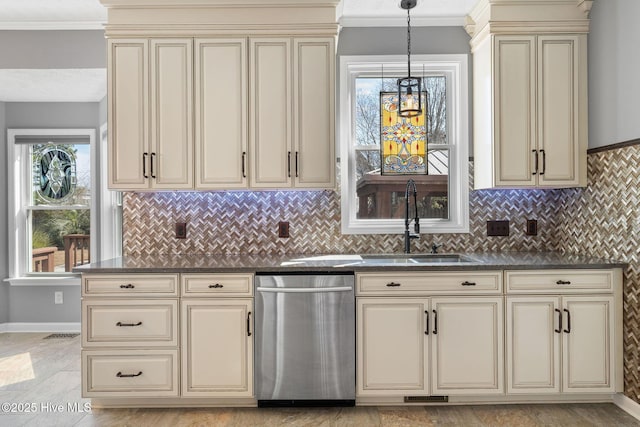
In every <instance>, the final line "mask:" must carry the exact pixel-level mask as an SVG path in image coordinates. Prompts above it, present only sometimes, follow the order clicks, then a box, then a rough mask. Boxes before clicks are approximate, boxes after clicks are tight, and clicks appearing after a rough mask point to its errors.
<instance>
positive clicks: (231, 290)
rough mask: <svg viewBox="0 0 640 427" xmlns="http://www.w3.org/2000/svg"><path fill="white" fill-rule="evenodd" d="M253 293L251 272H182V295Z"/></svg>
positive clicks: (241, 295) (233, 295)
mask: <svg viewBox="0 0 640 427" xmlns="http://www.w3.org/2000/svg"><path fill="white" fill-rule="evenodd" d="M252 295H253V274H183V275H182V296H221V297H244V296H252Z"/></svg>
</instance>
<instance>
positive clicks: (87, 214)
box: [7, 129, 100, 285]
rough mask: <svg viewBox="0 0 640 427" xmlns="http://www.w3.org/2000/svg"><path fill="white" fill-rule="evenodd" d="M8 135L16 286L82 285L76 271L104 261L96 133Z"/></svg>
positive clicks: (56, 131) (30, 131)
mask: <svg viewBox="0 0 640 427" xmlns="http://www.w3.org/2000/svg"><path fill="white" fill-rule="evenodd" d="M7 134H8V146H9V149H8V155H9V165H11V167H10V173H9V192H10V193H9V194H10V200H9V229H10V230H12V231H11V232H10V235H9V248H10V249H9V257H10V267H9V268H10V272H9V273H10V281H11V282H12V283H13V282H14V281H17V282H20V280H24V279H28V280H32V281H34V282H37V283H39V284H43V283H45V282H46V281H47V280H49V281H50V283H52V284H58V285H59V284H77V283H79V282H78V280H77V278H75V277H74V276H73V275H72V274H71V273H70V270H71V269H72V268H73V267H75V266H77V265H81V264H86V263H88V262H90V261H94V260H96V259H98V255H99V253H98V248H99V245H98V243H99V242H98V239H97V236H98V233H96V230H97V224H96V222H97V221H96V218H97V206H98V202H99V200H100V194H99V192H98V191H96V190H97V175H98V173H97V172H98V169H99V168H98V167H97V165H98V162H97V159H96V147H95V145H96V144H95V130H94V129H9V130H8V132H7ZM12 192H13V194H11V193H12ZM28 280H27V281H28ZM43 280H44V281H43ZM25 284H28V283H26V282H25Z"/></svg>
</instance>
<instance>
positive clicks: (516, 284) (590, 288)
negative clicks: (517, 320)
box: [505, 269, 614, 294]
mask: <svg viewBox="0 0 640 427" xmlns="http://www.w3.org/2000/svg"><path fill="white" fill-rule="evenodd" d="M505 280H506V282H507V292H509V293H514V294H515V293H528V294H532V293H546V294H548V293H549V292H553V293H561V294H571V293H580V294H583V293H602V292H613V281H614V274H613V270H589V269H583V270H539V271H523V270H518V271H506V272H505Z"/></svg>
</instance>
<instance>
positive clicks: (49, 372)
mask: <svg viewBox="0 0 640 427" xmlns="http://www.w3.org/2000/svg"><path fill="white" fill-rule="evenodd" d="M47 335H48V334H37V333H29V334H27V333H20V334H8V333H4V334H0V404H3V403H4V404H7V403H9V404H10V405H11V404H14V405H13V406H14V408H11V406H10V408H9V409H18V408H17V406H18V405H24V404H28V405H29V406H30V408H32V409H33V408H35V411H33V412H25V411H20V412H21V413H11V411H9V412H7V411H6V410H0V426H2V427H4V426H7V427H18V426H47V427H49V426H65V427H66V426H132V427H133V426H135V427H144V426H152V427H163V426H170V427H181V426H465V427H466V426H607V427H608V426H640V422H638V421H636V420H635V419H634V418H633V417H631V416H630V415H629V414H627V413H626V412H624V411H623V410H621V409H620V408H618V407H617V406H615V405H613V404H558V405H477V406H440V407H436V406H429V407H424V406H411V407H382V406H381V407H356V408H319V409H307V408H304V409H303V408H284V409H258V408H242V409H241V408H213V409H93V410H90V411H88V412H82V411H80V410H78V409H76V408H83V405H84V404H85V403H88V402H89V400H88V399H82V397H81V393H80V337H75V338H60V339H43V338H44V337H45V336H47ZM54 405H62V411H61V412H56V411H55V409H59V408H55V407H54ZM5 406H6V405H5ZM3 409H6V408H4V406H3Z"/></svg>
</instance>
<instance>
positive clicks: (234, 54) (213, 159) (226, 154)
mask: <svg viewBox="0 0 640 427" xmlns="http://www.w3.org/2000/svg"><path fill="white" fill-rule="evenodd" d="M195 81H196V83H195V114H196V117H195V188H196V189H203V190H204V189H220V188H223V189H234V188H239V189H242V188H247V187H248V179H247V169H248V165H247V141H248V136H247V133H248V122H247V114H248V110H247V101H246V100H247V97H248V93H247V84H248V76H247V39H246V38H234V39H196V40H195Z"/></svg>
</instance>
